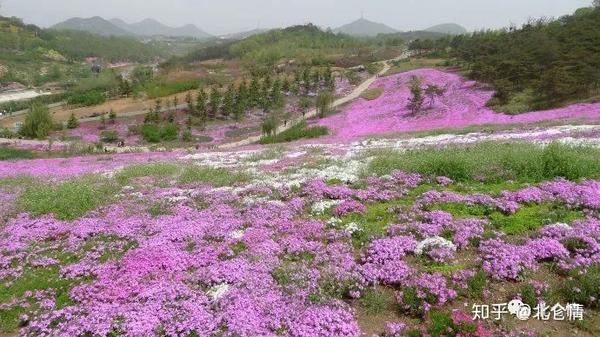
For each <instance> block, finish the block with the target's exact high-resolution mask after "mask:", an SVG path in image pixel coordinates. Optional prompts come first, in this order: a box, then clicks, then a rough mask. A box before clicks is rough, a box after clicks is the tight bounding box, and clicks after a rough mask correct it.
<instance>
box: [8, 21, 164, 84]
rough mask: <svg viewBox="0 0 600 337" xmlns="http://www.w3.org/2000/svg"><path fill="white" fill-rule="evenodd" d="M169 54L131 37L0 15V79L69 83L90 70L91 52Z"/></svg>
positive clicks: (145, 57) (143, 56) (130, 57)
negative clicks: (57, 27) (44, 25)
mask: <svg viewBox="0 0 600 337" xmlns="http://www.w3.org/2000/svg"><path fill="white" fill-rule="evenodd" d="M165 55H166V53H164V52H163V50H162V49H161V48H159V47H158V46H156V45H153V44H145V43H142V42H140V41H138V40H136V39H134V38H130V37H116V36H111V37H104V36H100V35H95V34H91V33H87V32H80V31H59V30H53V29H41V28H39V27H37V26H34V25H26V24H24V23H23V22H22V21H21V20H20V19H18V18H6V17H1V16H0V82H20V83H23V84H25V85H33V86H38V85H41V84H44V83H47V82H65V83H67V82H71V81H72V80H73V79H74V78H77V77H80V76H81V75H82V74H84V73H86V72H88V71H89V69H87V68H88V67H87V66H84V65H83V64H82V62H81V61H83V59H84V58H85V57H88V56H96V57H99V58H101V59H103V60H104V61H107V62H116V61H125V60H127V61H133V62H146V61H150V60H153V59H154V58H156V57H157V56H165Z"/></svg>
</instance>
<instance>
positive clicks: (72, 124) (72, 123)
mask: <svg viewBox="0 0 600 337" xmlns="http://www.w3.org/2000/svg"><path fill="white" fill-rule="evenodd" d="M78 126H79V121H78V120H77V118H76V117H75V114H73V113H72V114H71V116H70V117H69V120H68V121H67V129H77V127H78Z"/></svg>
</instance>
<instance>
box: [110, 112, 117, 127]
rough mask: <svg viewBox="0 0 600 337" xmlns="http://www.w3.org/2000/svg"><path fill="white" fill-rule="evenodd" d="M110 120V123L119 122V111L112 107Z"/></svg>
mask: <svg viewBox="0 0 600 337" xmlns="http://www.w3.org/2000/svg"><path fill="white" fill-rule="evenodd" d="M108 120H109V121H110V124H115V123H117V113H116V112H115V110H113V109H110V111H109V112H108Z"/></svg>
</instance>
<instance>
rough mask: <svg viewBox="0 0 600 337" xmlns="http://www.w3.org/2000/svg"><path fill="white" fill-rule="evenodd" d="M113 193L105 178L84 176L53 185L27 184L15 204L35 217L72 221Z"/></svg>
mask: <svg viewBox="0 0 600 337" xmlns="http://www.w3.org/2000/svg"><path fill="white" fill-rule="evenodd" d="M116 191H117V188H116V185H115V184H113V183H112V182H110V181H108V180H107V179H103V178H99V177H93V176H84V177H80V178H76V179H73V180H68V181H64V182H60V183H57V184H53V183H46V184H45V183H40V184H33V185H30V186H28V187H27V188H26V189H25V191H24V192H23V194H22V195H21V196H20V197H19V199H18V201H17V205H18V207H19V208H20V209H21V210H23V211H25V212H29V213H30V214H33V215H36V216H37V215H43V214H54V215H55V216H56V218H58V219H61V220H74V219H76V218H78V217H80V216H82V215H84V214H86V213H87V212H89V211H91V210H93V209H96V208H97V207H99V206H101V205H103V204H104V203H105V202H107V201H108V200H109V199H110V198H111V197H112V196H113V195H114V193H115V192H116Z"/></svg>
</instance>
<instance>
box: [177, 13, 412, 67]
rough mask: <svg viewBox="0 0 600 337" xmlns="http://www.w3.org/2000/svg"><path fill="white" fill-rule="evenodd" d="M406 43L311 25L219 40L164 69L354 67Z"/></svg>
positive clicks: (393, 52)
mask: <svg viewBox="0 0 600 337" xmlns="http://www.w3.org/2000/svg"><path fill="white" fill-rule="evenodd" d="M403 43H404V41H403V40H402V39H400V38H395V37H389V38H388V37H386V36H385V35H381V36H379V37H377V38H364V37H362V38H359V37H353V36H350V35H347V34H342V33H337V34H336V33H334V32H332V31H331V30H328V31H324V30H322V29H320V28H319V27H317V26H315V25H313V24H308V25H300V26H292V27H287V28H282V29H273V30H269V31H267V32H264V33H260V34H255V35H252V36H250V37H247V38H245V39H243V40H241V41H236V40H216V41H212V42H210V43H207V44H205V46H203V47H202V48H199V49H197V50H195V51H193V52H191V53H189V54H188V55H186V56H184V57H178V58H173V59H171V60H170V61H169V62H167V64H166V65H165V66H175V65H178V66H185V65H189V64H192V63H195V62H198V61H205V60H209V59H217V58H224V59H231V60H237V61H238V62H240V63H241V64H242V66H244V68H246V69H247V70H249V71H251V72H253V71H261V72H262V71H265V70H267V69H273V68H274V67H275V66H278V65H283V64H288V65H290V64H291V65H292V67H293V66H313V65H324V64H329V65H332V64H334V65H339V66H343V67H345V66H353V65H360V64H366V63H371V62H373V61H375V60H378V59H384V58H389V57H393V56H397V55H399V54H400V47H401V46H402V45H403Z"/></svg>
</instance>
